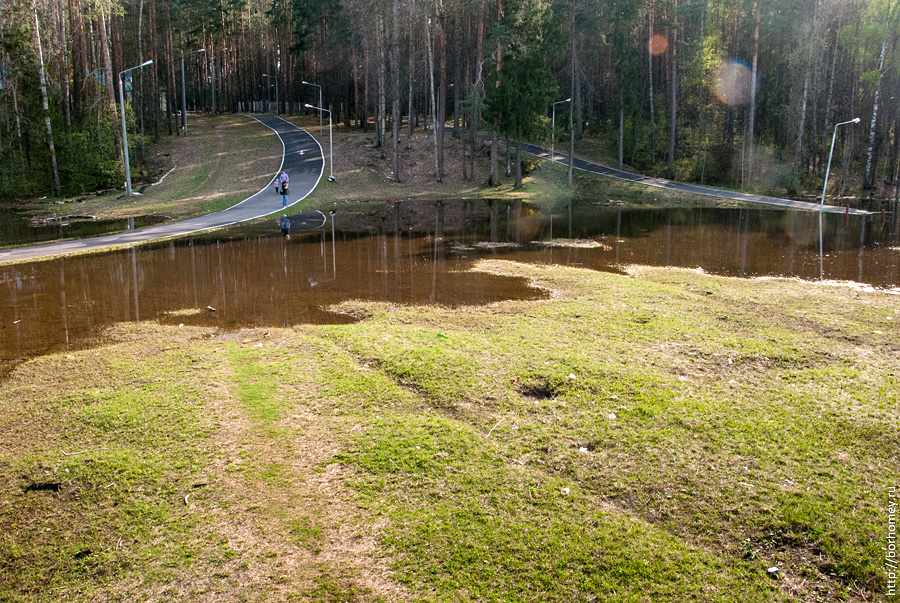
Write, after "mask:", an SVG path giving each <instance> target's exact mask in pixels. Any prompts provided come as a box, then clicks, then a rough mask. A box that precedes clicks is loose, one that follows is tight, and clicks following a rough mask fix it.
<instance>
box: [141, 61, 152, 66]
mask: <svg viewBox="0 0 900 603" xmlns="http://www.w3.org/2000/svg"><path fill="white" fill-rule="evenodd" d="M152 64H153V59H150V60H149V61H144V62H143V63H141V67H146V66H147V65H152Z"/></svg>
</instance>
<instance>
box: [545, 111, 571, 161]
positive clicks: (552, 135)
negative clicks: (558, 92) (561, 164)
mask: <svg viewBox="0 0 900 603" xmlns="http://www.w3.org/2000/svg"><path fill="white" fill-rule="evenodd" d="M570 100H572V99H571V98H567V99H566V100H561V101H556V102H555V103H553V120H552V125H551V126H550V161H554V157H555V155H554V154H553V143H554V142H555V139H556V105H560V104H562V103H567V102H569V101H570Z"/></svg>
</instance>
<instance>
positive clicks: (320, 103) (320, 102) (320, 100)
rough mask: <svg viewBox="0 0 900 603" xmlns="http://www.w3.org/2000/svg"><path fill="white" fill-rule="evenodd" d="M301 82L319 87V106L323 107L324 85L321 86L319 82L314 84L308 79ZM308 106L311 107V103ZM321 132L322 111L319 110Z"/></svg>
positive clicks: (320, 129)
mask: <svg viewBox="0 0 900 603" xmlns="http://www.w3.org/2000/svg"><path fill="white" fill-rule="evenodd" d="M300 83H301V84H306V85H307V86H315V87H316V88H318V89H319V106H320V107H321V106H322V86H320V85H318V84H313V83H312V82H307V81H306V80H303V81H302V82H300ZM306 106H307V107H310V106H311V105H306ZM321 133H322V112H321V111H319V134H321Z"/></svg>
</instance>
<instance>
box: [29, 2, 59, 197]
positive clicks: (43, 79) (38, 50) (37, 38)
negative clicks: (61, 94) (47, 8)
mask: <svg viewBox="0 0 900 603" xmlns="http://www.w3.org/2000/svg"><path fill="white" fill-rule="evenodd" d="M31 13H32V14H33V15H34V51H35V54H36V55H37V60H38V67H39V75H40V83H41V98H42V99H43V109H44V128H45V129H46V130H47V141H46V144H47V147H48V148H49V149H50V169H51V170H52V177H53V192H54V193H56V194H57V195H59V194H60V191H61V190H62V187H61V186H60V183H59V169H58V168H57V164H56V146H55V145H54V144H53V126H51V124H50V100H49V97H48V95H47V74H46V71H45V70H44V50H43V47H42V45H41V23H40V20H39V19H38V11H37V3H36V2H35V0H31Z"/></svg>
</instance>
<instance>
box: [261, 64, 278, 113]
mask: <svg viewBox="0 0 900 603" xmlns="http://www.w3.org/2000/svg"><path fill="white" fill-rule="evenodd" d="M262 75H263V77H265V78H270V77H274V78H275V114H276V115H278V74H277V73H276V74H275V75H274V76H271V75H269V74H268V73H264V74H262ZM271 86H272V84H270V83H269V80H266V111H271V110H272V101H270V100H269V88H270V87H271Z"/></svg>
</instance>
